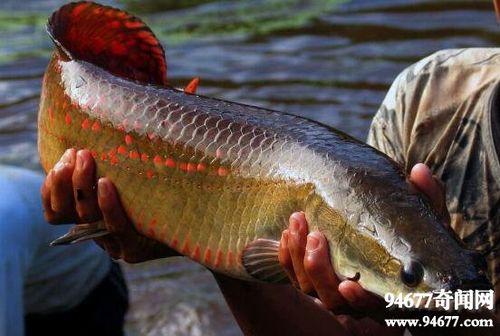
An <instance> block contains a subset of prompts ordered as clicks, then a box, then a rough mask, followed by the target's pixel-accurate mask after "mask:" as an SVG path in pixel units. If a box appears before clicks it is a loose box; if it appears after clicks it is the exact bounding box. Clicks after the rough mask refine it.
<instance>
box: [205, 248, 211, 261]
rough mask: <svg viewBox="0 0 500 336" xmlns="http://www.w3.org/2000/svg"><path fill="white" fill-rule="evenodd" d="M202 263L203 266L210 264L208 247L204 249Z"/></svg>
mask: <svg viewBox="0 0 500 336" xmlns="http://www.w3.org/2000/svg"><path fill="white" fill-rule="evenodd" d="M203 261H204V262H205V264H210V262H211V261H212V250H211V249H210V247H207V248H206V249H205V254H204V256H203Z"/></svg>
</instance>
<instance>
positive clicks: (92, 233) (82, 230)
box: [50, 221, 109, 246]
mask: <svg viewBox="0 0 500 336" xmlns="http://www.w3.org/2000/svg"><path fill="white" fill-rule="evenodd" d="M108 233H109V231H108V230H106V227H105V226H104V222H102V221H99V222H95V223H90V224H77V225H75V226H73V227H72V228H71V230H69V231H68V233H66V234H65V235H63V236H61V237H59V238H57V239H55V240H54V241H52V242H51V243H50V246H56V245H69V244H75V243H79V242H83V241H86V240H89V239H94V238H98V237H102V236H105V235H107V234H108Z"/></svg>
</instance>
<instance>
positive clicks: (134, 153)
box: [128, 150, 139, 160]
mask: <svg viewBox="0 0 500 336" xmlns="http://www.w3.org/2000/svg"><path fill="white" fill-rule="evenodd" d="M128 157H129V158H131V159H132V160H136V159H138V158H139V153H137V151H135V150H131V151H130V152H129V153H128Z"/></svg>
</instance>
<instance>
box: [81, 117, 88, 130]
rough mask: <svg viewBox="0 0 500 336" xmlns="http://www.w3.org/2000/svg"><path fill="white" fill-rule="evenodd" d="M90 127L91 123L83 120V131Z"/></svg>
mask: <svg viewBox="0 0 500 336" xmlns="http://www.w3.org/2000/svg"><path fill="white" fill-rule="evenodd" d="M89 127H90V121H89V120H88V119H87V118H85V119H83V121H82V128H83V129H88V128H89Z"/></svg>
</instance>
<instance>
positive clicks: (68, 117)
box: [64, 113, 71, 125]
mask: <svg viewBox="0 0 500 336" xmlns="http://www.w3.org/2000/svg"><path fill="white" fill-rule="evenodd" d="M64 122H65V123H66V125H71V115H70V114H69V113H66V115H65V116H64Z"/></svg>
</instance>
